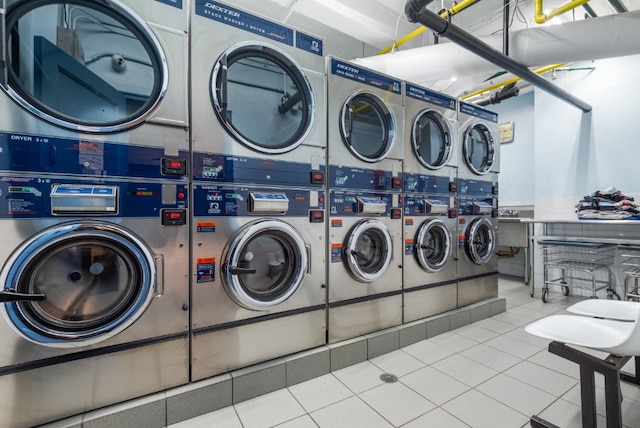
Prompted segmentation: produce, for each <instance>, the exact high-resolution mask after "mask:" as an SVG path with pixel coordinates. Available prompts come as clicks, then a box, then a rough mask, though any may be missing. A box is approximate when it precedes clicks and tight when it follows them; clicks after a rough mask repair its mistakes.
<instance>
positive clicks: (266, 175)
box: [193, 153, 326, 188]
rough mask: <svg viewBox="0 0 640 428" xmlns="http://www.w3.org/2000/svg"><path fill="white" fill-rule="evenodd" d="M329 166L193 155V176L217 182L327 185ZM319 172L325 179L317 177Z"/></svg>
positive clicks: (307, 185) (201, 179)
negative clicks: (325, 175)
mask: <svg viewBox="0 0 640 428" xmlns="http://www.w3.org/2000/svg"><path fill="white" fill-rule="evenodd" d="M325 169H326V168H325V166H324V165H321V166H319V167H318V168H317V169H313V168H312V165H311V164H309V163H301V162H287V161H278V160H273V159H269V158H250V157H241V156H230V155H221V154H211V153H194V154H193V178H194V180H196V181H210V182H215V183H228V184H231V183H241V184H256V183H259V184H272V185H277V186H282V185H284V186H306V187H312V188H315V187H317V188H322V187H324V186H325V180H324V173H325ZM316 175H319V176H320V177H321V178H320V179H319V180H318V179H316V178H315V176H316Z"/></svg>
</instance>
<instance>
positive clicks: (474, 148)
mask: <svg viewBox="0 0 640 428" xmlns="http://www.w3.org/2000/svg"><path fill="white" fill-rule="evenodd" d="M458 124H459V129H460V151H459V153H460V161H459V166H460V170H459V172H458V174H459V176H460V177H461V178H469V179H474V178H475V179H481V176H483V175H486V174H497V173H498V172H500V138H499V133H498V115H497V114H496V113H494V112H492V111H489V110H486V109H484V108H482V107H478V106H475V105H473V104H468V103H465V102H463V101H460V104H459V111H458Z"/></svg>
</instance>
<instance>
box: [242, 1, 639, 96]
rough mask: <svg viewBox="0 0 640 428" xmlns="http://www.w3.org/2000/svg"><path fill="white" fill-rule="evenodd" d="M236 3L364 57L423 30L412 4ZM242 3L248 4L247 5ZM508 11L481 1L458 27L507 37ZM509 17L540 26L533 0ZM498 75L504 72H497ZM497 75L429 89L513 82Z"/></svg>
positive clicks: (571, 17) (598, 4) (436, 6)
mask: <svg viewBox="0 0 640 428" xmlns="http://www.w3.org/2000/svg"><path fill="white" fill-rule="evenodd" d="M568 1H570V0H543V10H545V11H550V10H554V9H556V8H557V7H559V6H561V5H564V4H565V3H567V2H568ZM608 1H609V0H590V1H589V2H588V3H587V4H588V6H590V7H591V9H593V11H594V12H595V13H596V15H597V16H599V17H600V16H607V15H613V14H616V12H615V11H614V9H613V7H612V6H611V5H610V4H609V3H608ZM618 1H619V2H620V3H622V4H623V5H624V6H625V7H626V8H627V9H628V10H629V11H632V10H639V9H640V0H618ZM459 2H460V1H458V2H456V3H459ZM234 3H237V4H238V5H241V6H250V8H251V9H252V10H256V11H258V12H261V13H263V14H265V15H267V16H270V17H272V18H275V19H277V20H279V21H281V22H285V23H286V22H290V23H292V24H293V25H295V26H298V27H300V26H302V25H304V26H305V28H309V31H312V32H313V31H314V25H316V26H323V27H325V28H326V26H328V27H330V28H332V29H334V30H337V31H338V32H339V33H341V34H346V35H349V36H352V37H353V38H354V39H357V40H359V41H361V42H364V44H365V47H364V49H363V50H362V54H361V55H360V56H372V55H375V54H377V53H378V52H379V51H380V50H382V49H383V48H386V47H388V46H391V45H392V44H393V43H394V42H395V41H396V40H399V39H401V38H402V37H404V36H406V35H407V34H409V33H411V32H412V31H414V30H416V29H417V28H419V27H420V26H419V25H417V24H411V23H409V22H408V21H407V19H406V17H405V14H404V8H405V3H406V0H268V1H264V0H262V1H260V2H256V1H255V0H254V1H252V0H236V1H235V2H234ZM242 3H246V5H243V4H242ZM453 4H454V2H453V0H434V1H433V2H432V3H431V4H430V5H429V6H428V9H430V10H432V11H434V12H439V11H440V10H442V9H449V8H451V7H452V5H453ZM503 9H504V2H503V0H478V1H477V2H476V3H474V4H473V5H471V6H470V7H468V8H466V9H464V10H462V11H461V12H460V13H458V14H456V15H455V16H453V17H452V22H453V23H454V24H455V25H456V26H458V27H460V28H462V29H463V30H465V31H467V32H469V33H471V34H472V35H474V36H476V37H483V36H487V35H491V34H502V31H503ZM509 16H510V18H509V22H510V26H509V31H515V30H520V29H525V28H535V27H537V26H539V25H540V24H537V23H535V21H534V19H533V16H534V2H533V0H510V2H509ZM586 17H587V14H586V10H585V9H584V8H583V7H582V6H578V7H576V8H575V9H573V10H571V11H569V12H567V13H565V14H563V15H561V16H558V17H557V18H554V19H553V21H551V22H549V23H547V24H542V25H552V24H553V25H556V24H561V23H563V22H570V21H576V20H583V19H585V18H586ZM336 37H337V40H339V43H333V44H332V45H338V49H340V46H339V45H340V44H344V43H346V44H347V45H348V42H345V41H344V38H339V37H338V36H336ZM434 40H435V38H434V35H433V33H432V32H430V31H425V32H423V33H422V34H421V35H419V36H418V37H415V38H414V39H412V40H410V41H409V42H407V43H406V44H404V45H402V46H399V47H398V48H397V49H399V50H406V49H411V48H415V47H421V46H426V45H432V44H433V43H434ZM446 42H448V41H447V40H446V39H445V38H443V39H441V40H440V43H446ZM354 48H355V49H357V47H356V46H355V45H354V46H344V49H345V52H351V53H352V52H354ZM360 48H361V47H360ZM639 52H640V48H639ZM339 53H340V52H338V55H339ZM342 56H343V57H345V58H346V59H355V58H349V57H346V56H345V55H342ZM351 56H352V55H351ZM496 71H499V70H498V69H496ZM493 74H494V73H490V74H488V75H487V74H486V72H485V74H484V75H478V76H471V77H467V78H466V79H462V80H458V81H455V82H454V81H441V80H440V81H437V82H430V83H429V85H427V86H431V87H432V88H434V89H436V90H441V91H443V92H446V93H449V94H451V95H454V96H461V95H464V94H466V93H469V92H472V91H474V90H476V89H479V88H483V87H485V86H487V85H489V84H492V83H497V82H499V81H500V80H501V79H502V80H504V79H506V78H507V77H509V76H507V77H504V76H503V77H500V78H498V80H497V81H493V80H490V79H489V78H490V77H491V76H492V75H493ZM488 79H489V80H488Z"/></svg>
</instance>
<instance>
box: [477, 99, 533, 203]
mask: <svg viewBox="0 0 640 428" xmlns="http://www.w3.org/2000/svg"><path fill="white" fill-rule="evenodd" d="M533 106H534V92H533V91H530V92H528V93H526V94H522V95H520V96H518V97H516V98H512V99H510V100H508V101H507V102H503V103H500V104H496V105H491V106H487V108H488V109H490V110H493V111H495V112H496V113H498V119H499V122H500V123H503V122H514V124H515V127H514V139H513V142H512V143H507V144H501V145H500V206H509V207H511V206H523V205H533V201H534V196H535V193H534V190H535V186H534V183H535V180H534V177H535V168H534V162H533V158H534V146H535V144H534V143H535V142H534V115H533Z"/></svg>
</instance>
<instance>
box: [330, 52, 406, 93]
mask: <svg viewBox="0 0 640 428" xmlns="http://www.w3.org/2000/svg"><path fill="white" fill-rule="evenodd" d="M331 74H334V75H336V76H340V77H344V78H346V79H350V80H353V81H356V82H359V83H364V84H365V85H369V86H373V87H376V88H378V89H382V90H385V91H389V92H393V93H394V94H400V93H402V84H401V83H400V80H397V79H393V78H391V77H388V76H384V75H382V74H378V73H376V72H373V71H371V70H368V69H366V68H361V67H358V66H357V65H355V64H350V63H347V62H344V61H340V60H337V59H335V58H332V59H331Z"/></svg>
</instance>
